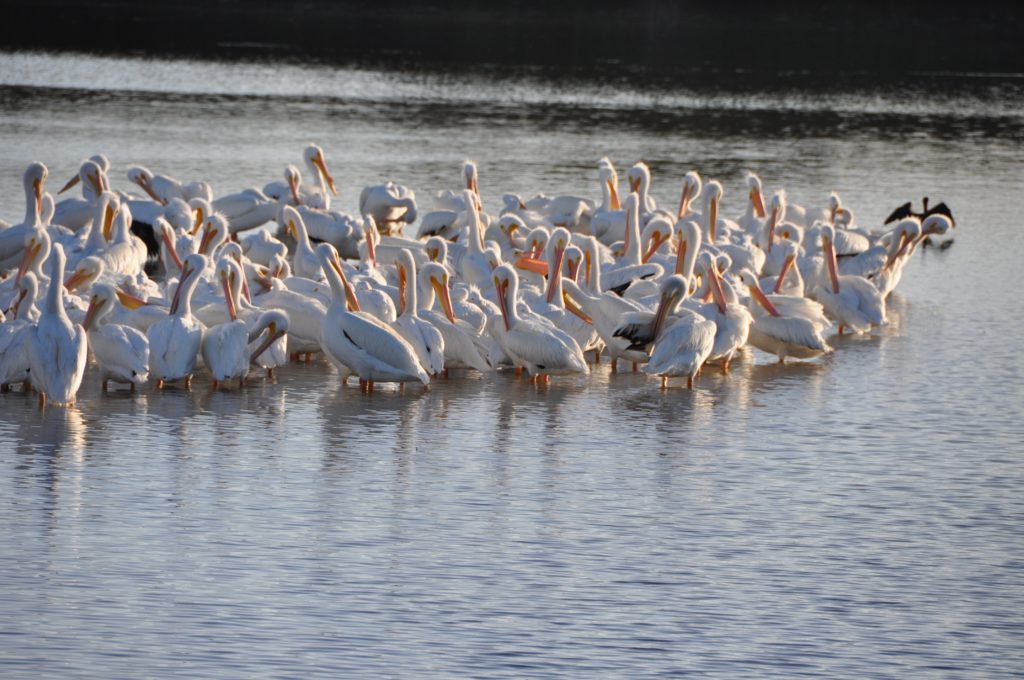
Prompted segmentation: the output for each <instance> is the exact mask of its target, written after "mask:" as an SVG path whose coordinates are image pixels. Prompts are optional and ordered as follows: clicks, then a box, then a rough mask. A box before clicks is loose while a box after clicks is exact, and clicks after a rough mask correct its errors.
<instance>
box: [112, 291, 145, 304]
mask: <svg viewBox="0 0 1024 680" xmlns="http://www.w3.org/2000/svg"><path fill="white" fill-rule="evenodd" d="M114 292H116V293H117V299H118V300H119V301H120V302H121V304H122V305H123V306H124V308H125V309H138V308H139V307H145V306H146V301H145V300H143V299H142V298H140V297H137V296H135V295H132V294H131V293H129V292H127V291H123V290H121V289H120V288H117V289H115V291H114Z"/></svg>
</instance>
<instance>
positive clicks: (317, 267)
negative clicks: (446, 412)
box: [0, 145, 955, 404]
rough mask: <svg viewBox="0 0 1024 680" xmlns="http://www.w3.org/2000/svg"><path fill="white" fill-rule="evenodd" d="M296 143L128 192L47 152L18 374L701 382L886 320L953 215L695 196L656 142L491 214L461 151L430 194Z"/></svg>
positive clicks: (59, 392)
mask: <svg viewBox="0 0 1024 680" xmlns="http://www.w3.org/2000/svg"><path fill="white" fill-rule="evenodd" d="M302 158H303V164H304V165H305V168H306V171H307V172H308V173H309V174H308V177H309V178H312V180H313V181H312V183H303V178H302V175H301V174H300V171H299V169H298V168H297V167H296V166H295V165H287V166H285V171H284V181H276V182H271V183H269V184H266V185H265V186H264V187H263V188H262V189H259V188H256V187H252V188H248V189H244V190H243V191H241V192H238V193H235V194H229V195H222V196H219V197H215V195H214V192H213V190H212V187H211V186H210V184H209V183H207V182H204V181H191V182H182V181H179V180H177V179H174V178H172V177H170V176H167V175H162V174H158V173H154V172H152V171H150V170H149V169H147V168H143V167H140V166H133V167H131V168H130V169H129V170H128V173H127V175H128V179H129V180H130V183H131V184H132V185H133V187H134V188H137V189H139V190H141V193H138V192H136V193H128V192H126V191H116V192H115V191H114V190H113V189H112V185H111V182H110V178H109V170H110V162H109V161H108V160H107V158H106V157H105V156H94V157H93V158H91V159H89V160H87V161H85V162H83V163H82V165H81V167H80V168H79V169H78V170H77V172H76V173H75V175H74V177H73V178H72V179H71V181H69V182H68V183H67V185H65V187H64V189H62V190H61V192H59V193H63V192H64V191H67V190H70V189H72V188H73V187H75V186H76V185H78V186H79V187H80V191H81V196H80V197H78V196H75V197H69V198H63V199H62V200H60V201H57V202H56V203H54V201H53V199H52V197H51V196H50V195H49V194H47V193H46V192H45V183H46V179H47V174H48V173H47V169H46V166H44V165H43V164H42V163H39V162H35V163H32V164H31V165H29V166H28V169H27V170H26V171H25V174H24V182H23V184H24V186H23V189H24V196H25V218H24V220H23V221H22V222H21V223H19V224H15V225H11V226H7V227H6V228H4V229H2V230H0V267H2V274H3V279H2V280H0V305H2V307H0V309H2V311H0V381H2V385H0V386H2V388H3V390H4V391H8V390H9V389H10V386H20V385H24V386H25V387H24V389H35V390H36V391H37V392H38V393H39V396H40V400H41V401H44V402H49V403H53V404H72V403H74V401H75V396H76V394H77V392H78V388H79V385H80V384H81V381H82V376H83V372H84V370H85V366H86V363H87V361H88V357H89V356H91V357H92V360H94V361H95V362H96V363H97V365H98V366H99V374H100V378H101V380H102V381H103V387H104V390H105V389H106V388H107V384H108V382H109V381H113V382H115V383H122V384H124V385H127V386H129V387H130V388H131V389H132V390H135V389H136V388H137V387H138V386H141V385H142V384H144V383H145V382H147V381H149V380H152V381H155V382H156V384H157V387H158V388H162V387H163V386H164V385H165V384H166V383H167V382H169V381H176V380H183V381H185V384H186V386H187V385H189V384H190V383H191V381H192V377H193V375H196V374H198V375H209V376H210V378H211V381H212V385H213V387H214V388H215V389H216V388H217V387H218V386H219V385H221V384H227V381H233V380H238V381H239V383H241V384H244V380H245V378H246V376H247V375H248V374H249V366H250V364H256V365H258V366H260V367H263V368H266V369H267V372H268V374H271V372H272V370H273V368H274V367H275V366H277V365H280V364H281V363H283V362H286V361H287V360H288V358H289V356H290V357H291V358H292V359H293V360H298V359H299V358H300V357H302V356H304V357H305V361H310V360H311V358H312V357H313V355H317V354H322V355H323V359H324V360H326V361H329V362H330V363H331V364H333V365H334V366H336V367H337V368H338V369H339V371H340V374H341V377H342V382H344V381H345V380H347V379H348V377H349V376H351V375H352V374H355V375H356V376H357V377H358V378H359V382H360V385H361V386H362V387H363V389H365V390H372V389H373V386H374V383H376V382H393V383H399V384H404V383H405V382H419V383H422V384H423V385H426V384H427V383H429V382H430V380H431V379H432V378H434V379H436V378H437V377H438V376H445V377H447V376H448V369H450V368H463V369H468V370H475V371H481V372H491V371H495V370H500V369H504V368H509V369H515V371H516V373H517V374H518V373H519V372H520V370H521V369H526V371H527V372H528V374H529V377H530V380H531V381H534V382H536V381H539V382H546V381H547V380H548V379H549V378H550V376H552V375H555V376H559V375H568V374H580V375H586V374H588V373H589V372H590V369H589V367H588V364H587V361H586V360H585V358H584V357H585V356H588V355H589V356H592V357H593V360H594V361H600V357H601V354H602V353H604V354H605V355H606V357H607V358H608V359H609V360H610V361H611V368H612V370H616V369H617V362H618V360H619V359H624V360H626V361H628V362H630V363H631V364H632V365H633V369H634V370H636V369H637V366H638V364H644V371H645V372H646V373H647V374H649V375H652V376H658V377H660V378H661V379H662V385H665V384H666V381H667V380H668V378H670V377H674V376H681V377H685V378H686V379H687V382H688V384H689V385H690V386H691V387H692V386H693V381H694V379H695V378H696V377H697V375H698V374H699V373H700V371H701V369H702V367H703V366H704V365H705V364H707V363H709V362H711V363H717V364H718V365H720V366H721V370H722V371H723V372H727V371H728V367H729V363H730V361H731V360H732V359H733V358H734V357H736V356H737V355H739V354H741V353H743V352H745V351H747V350H746V349H745V348H746V347H747V346H753V347H756V348H757V349H759V350H761V351H763V352H767V353H769V354H772V355H774V356H777V357H778V360H779V362H780V363H783V362H785V360H786V359H787V358H796V359H814V358H816V357H820V356H822V355H823V354H825V353H828V352H831V351H832V348H831V347H830V346H829V345H828V343H827V341H826V336H827V335H828V334H830V333H832V332H835V333H839V334H842V333H845V332H852V333H864V332H868V331H870V330H871V329H872V328H873V327H876V326H880V325H882V324H885V323H886V298H887V296H888V295H889V293H891V292H892V290H893V289H894V288H895V286H896V285H897V283H898V282H899V280H900V276H901V272H902V269H903V267H904V265H905V264H906V263H907V261H908V260H909V259H910V257H911V256H912V255H913V254H914V252H915V251H916V250H917V248H918V246H919V245H920V244H921V243H922V242H924V241H925V239H927V238H929V236H932V235H936V236H939V235H943V234H945V233H946V232H947V231H948V230H949V229H951V228H952V227H953V226H954V224H955V223H954V221H953V219H952V214H951V213H950V211H949V209H948V207H946V206H945V204H941V206H937V207H935V208H933V209H931V210H928V209H926V210H925V212H923V213H914V212H912V211H911V210H910V209H909V207H907V206H904V207H903V208H902V209H900V210H898V211H897V212H896V213H894V215H895V217H892V218H891V221H895V224H894V225H893V226H892V228H890V229H888V230H887V231H872V230H868V229H864V228H862V227H859V226H857V225H856V223H855V222H854V218H853V212H852V211H851V210H850V209H849V208H848V207H847V206H845V205H843V204H842V201H841V199H840V197H839V195H838V194H837V193H835V192H832V193H831V194H830V195H829V197H828V200H827V201H824V202H823V203H822V205H819V206H812V205H808V206H798V205H795V204H793V203H790V202H789V201H788V200H787V197H786V193H785V191H783V190H782V189H777V190H776V191H775V192H774V194H772V196H771V197H770V199H768V200H766V199H765V196H764V194H763V183H762V180H761V178H759V177H757V176H756V175H753V174H750V175H748V177H747V180H746V187H747V193H746V195H745V196H744V200H743V201H742V203H743V205H742V206H735V205H734V206H732V208H733V210H734V212H733V213H732V214H733V217H728V216H726V215H727V210H726V203H725V200H724V199H725V191H724V189H723V187H722V184H721V183H720V182H718V181H715V180H708V181H703V180H702V179H701V178H700V176H699V175H698V174H697V173H696V172H694V171H691V172H689V173H687V174H686V175H685V176H684V177H683V178H681V179H680V180H679V181H681V185H682V189H681V196H680V198H679V202H678V207H676V205H677V204H676V201H675V200H674V199H673V200H671V201H667V202H665V203H661V204H659V202H658V201H657V200H655V198H654V195H653V194H652V191H651V188H652V176H651V171H650V169H649V168H648V167H647V166H646V165H645V164H643V163H637V164H635V165H634V166H633V167H632V168H630V169H629V170H628V172H627V173H626V177H627V179H628V184H629V187H628V188H629V191H628V193H627V194H626V195H625V197H624V198H622V199H620V193H619V186H618V183H619V179H618V178H619V175H618V172H617V171H616V169H615V167H614V165H613V164H612V162H611V161H610V160H609V159H607V158H602V159H601V160H600V161H599V163H598V164H597V168H596V172H595V184H594V186H593V187H591V190H592V192H587V193H593V194H596V195H597V196H599V198H600V200H599V201H596V200H592V199H589V198H580V197H577V196H545V195H538V196H536V197H534V198H531V199H529V200H523V199H522V198H521V197H520V196H519V195H517V194H505V200H504V205H503V207H502V208H501V209H500V212H498V213H497V214H490V213H488V212H487V210H486V207H485V206H484V204H483V201H482V199H481V195H480V189H479V181H480V177H479V173H478V170H477V166H476V164H475V163H473V162H471V161H466V162H465V163H464V165H463V168H462V172H461V181H460V183H459V185H458V186H457V187H456V188H455V189H454V190H452V191H444V192H441V193H440V194H438V195H437V197H436V198H435V200H434V202H433V205H432V208H431V210H428V211H425V212H423V213H422V214H421V213H420V212H418V211H417V205H416V196H415V193H414V192H413V191H412V190H410V189H408V188H407V187H403V186H398V185H395V184H393V183H390V182H388V183H384V184H379V185H373V186H368V187H365V188H361V189H356V188H349V190H347V191H346V189H345V188H342V190H341V192H340V194H339V189H338V187H337V186H336V185H335V181H334V178H333V176H332V175H331V174H330V171H329V170H328V164H327V157H326V155H325V153H324V151H323V150H322V149H321V148H320V147H318V146H316V145H309V146H308V147H307V148H306V149H305V151H304V153H303V156H302ZM339 195H340V196H341V197H344V198H349V197H352V198H353V199H354V198H355V197H356V196H358V205H359V214H358V215H349V214H345V213H343V212H339V211H337V209H336V207H337V203H338V202H339V200H338V197H339ZM354 202H355V201H353V203H354ZM659 205H660V206H661V207H659ZM940 208H941V209H940ZM417 221H418V222H419V224H418V225H416V226H413V225H414V224H415V223H416V222H417ZM406 226H409V227H410V231H411V232H412V233H416V234H417V238H416V239H410V238H406V237H404V236H401V235H400V234H401V233H402V231H403V229H404V228H405V227H406ZM250 229H258V231H255V232H253V233H251V234H246V235H243V236H241V237H239V236H238V234H239V232H242V231H245V230H250ZM420 239H422V241H421V240H420ZM66 272H67V273H66ZM288 344H290V345H291V352H290V353H289V351H288V349H287V346H288Z"/></svg>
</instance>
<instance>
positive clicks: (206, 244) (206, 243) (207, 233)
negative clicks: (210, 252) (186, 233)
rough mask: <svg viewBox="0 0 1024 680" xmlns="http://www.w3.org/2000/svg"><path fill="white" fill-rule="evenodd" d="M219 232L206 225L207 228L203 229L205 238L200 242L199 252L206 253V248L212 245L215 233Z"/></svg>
mask: <svg viewBox="0 0 1024 680" xmlns="http://www.w3.org/2000/svg"><path fill="white" fill-rule="evenodd" d="M216 233H217V230H216V229H213V228H211V227H210V225H206V229H205V230H204V231H203V239H202V240H201V241H200V242H199V254H200V255H206V249H207V248H209V247H210V241H212V240H213V235H214V234H216Z"/></svg>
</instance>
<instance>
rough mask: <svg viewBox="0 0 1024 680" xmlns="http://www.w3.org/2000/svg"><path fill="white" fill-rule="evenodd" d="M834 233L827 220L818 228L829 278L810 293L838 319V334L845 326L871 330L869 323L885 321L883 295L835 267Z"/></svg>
mask: <svg viewBox="0 0 1024 680" xmlns="http://www.w3.org/2000/svg"><path fill="white" fill-rule="evenodd" d="M834 234H835V228H834V227H833V226H832V225H830V224H829V225H825V226H824V227H822V229H821V244H822V250H824V257H825V265H826V267H827V269H828V277H829V280H828V281H827V282H822V281H820V280H819V281H818V282H817V283H818V285H817V286H815V288H814V289H813V291H812V293H811V296H812V297H814V298H815V299H816V300H817V301H818V302H820V303H821V304H822V306H823V307H825V311H827V312H828V313H829V314H830V315H831V316H833V317H834V318H835V319H837V320H838V322H839V334H840V335H842V334H843V331H844V330H845V329H846V328H851V329H853V330H854V331H856V332H858V333H862V332H864V331H867V330H870V328H871V326H872V325H881V324H884V323H885V298H883V297H882V294H881V293H880V292H879V290H878V289H877V288H876V287H875V286H874V285H873V284H872V283H871V282H870V281H868V280H867V279H865V278H863V277H861V276H852V275H849V274H847V275H843V276H840V275H839V273H838V272H837V271H836V267H837V265H836V252H835V249H834V248H833V247H832V237H833V235H834ZM819 278H820V277H819Z"/></svg>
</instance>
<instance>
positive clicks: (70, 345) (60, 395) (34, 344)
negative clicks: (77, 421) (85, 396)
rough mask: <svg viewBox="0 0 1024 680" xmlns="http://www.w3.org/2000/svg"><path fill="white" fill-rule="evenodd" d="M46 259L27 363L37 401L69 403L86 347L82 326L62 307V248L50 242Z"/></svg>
mask: <svg viewBox="0 0 1024 680" xmlns="http://www.w3.org/2000/svg"><path fill="white" fill-rule="evenodd" d="M50 261H51V262H52V264H51V266H50V287H49V289H48V290H47V292H46V301H45V302H44V305H43V309H42V314H40V316H39V323H38V324H36V327H35V330H34V332H33V334H32V336H30V338H29V345H28V358H29V366H30V367H31V369H30V370H31V373H32V384H33V385H35V387H36V389H37V390H39V400H40V403H45V402H46V401H49V402H51V403H52V404H54V405H57V406H70V405H72V404H74V403H75V395H76V394H77V393H78V388H79V387H80V386H81V384H82V375H83V374H84V373H85V364H86V361H87V360H88V347H87V340H86V336H85V330H84V329H83V328H82V327H81V326H80V325H78V324H72V323H71V320H70V319H68V315H67V313H66V312H65V311H64V285H63V283H62V282H63V281H64V263H65V261H66V258H65V257H64V249H63V248H61V247H60V246H59V245H58V246H54V248H53V251H52V252H51V254H50Z"/></svg>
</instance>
